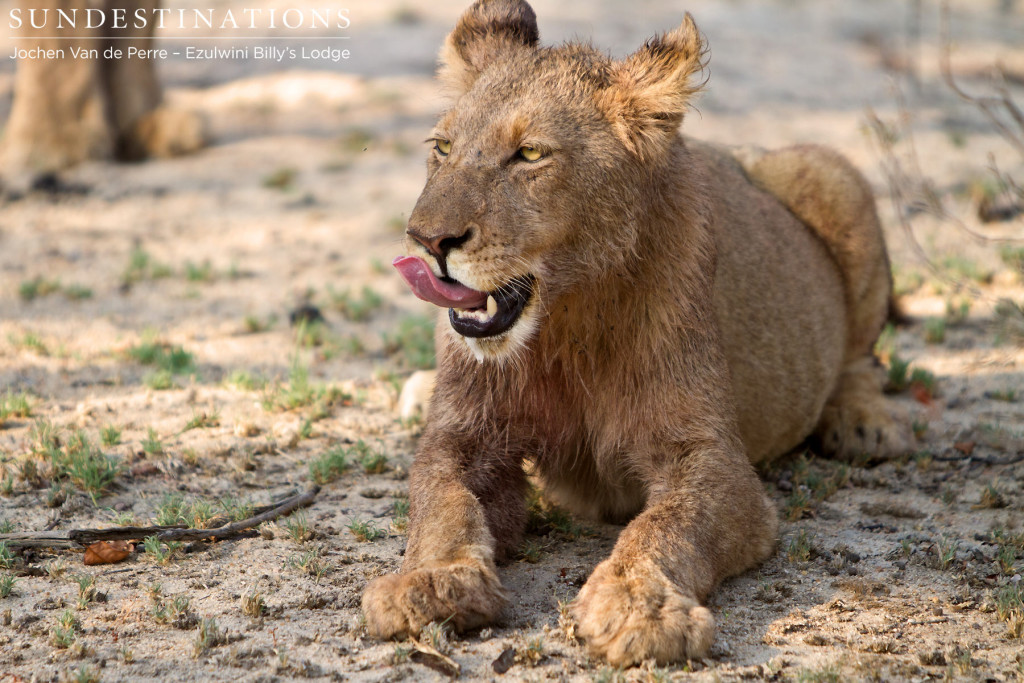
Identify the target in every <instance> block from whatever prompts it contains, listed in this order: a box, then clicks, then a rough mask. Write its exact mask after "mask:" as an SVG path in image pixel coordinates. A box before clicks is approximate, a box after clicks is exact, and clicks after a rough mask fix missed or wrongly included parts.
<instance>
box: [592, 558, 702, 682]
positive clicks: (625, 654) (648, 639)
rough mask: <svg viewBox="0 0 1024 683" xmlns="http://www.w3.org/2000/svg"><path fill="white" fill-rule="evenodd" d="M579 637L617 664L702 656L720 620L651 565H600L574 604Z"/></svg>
mask: <svg viewBox="0 0 1024 683" xmlns="http://www.w3.org/2000/svg"><path fill="white" fill-rule="evenodd" d="M573 616H574V618H575V619H576V623H577V634H578V635H579V637H580V638H582V639H583V640H584V641H586V643H587V646H588V648H589V649H590V651H591V653H592V654H594V655H597V656H600V657H603V658H605V659H607V660H608V663H609V664H611V665H612V666H630V665H632V664H638V663H640V662H642V661H644V660H647V659H655V660H657V661H658V663H660V664H664V663H668V662H673V661H680V660H683V659H688V658H695V657H702V656H704V655H705V654H706V653H707V651H708V649H709V648H710V647H711V641H712V640H713V638H714V631H715V620H714V618H713V617H712V616H711V612H710V611H709V610H708V609H707V608H706V607H704V606H702V605H701V604H700V603H699V602H697V600H696V598H694V597H692V596H688V595H687V594H686V593H684V592H683V591H682V590H680V588H679V587H678V586H676V585H675V584H673V583H672V582H671V581H669V580H668V578H667V577H666V576H665V575H664V574H663V573H662V572H661V570H660V569H658V568H657V567H655V566H654V564H653V563H651V562H648V561H639V562H630V563H628V564H626V563H620V562H619V561H617V560H615V559H614V558H612V559H608V560H605V561H604V562H602V563H601V564H599V565H598V566H597V568H596V569H595V570H594V573H593V574H592V575H591V576H590V579H588V580H587V583H586V584H585V585H584V586H583V588H582V589H581V590H580V594H579V597H578V598H577V599H576V602H575V604H574V606H573Z"/></svg>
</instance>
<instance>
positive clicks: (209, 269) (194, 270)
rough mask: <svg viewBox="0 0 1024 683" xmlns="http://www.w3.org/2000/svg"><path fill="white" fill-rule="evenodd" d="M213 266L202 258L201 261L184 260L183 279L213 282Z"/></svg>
mask: <svg viewBox="0 0 1024 683" xmlns="http://www.w3.org/2000/svg"><path fill="white" fill-rule="evenodd" d="M215 277H216V276H215V275H214V273H213V266H212V265H210V262H209V261H207V260H204V261H203V262H202V263H192V262H191V261H185V279H186V280H188V281H189V282H213V281H214V279H215Z"/></svg>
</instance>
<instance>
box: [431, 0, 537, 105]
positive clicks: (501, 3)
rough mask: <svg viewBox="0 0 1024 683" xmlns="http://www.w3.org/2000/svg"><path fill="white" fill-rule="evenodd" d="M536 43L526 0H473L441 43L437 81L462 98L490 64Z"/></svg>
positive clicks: (534, 24)
mask: <svg viewBox="0 0 1024 683" xmlns="http://www.w3.org/2000/svg"><path fill="white" fill-rule="evenodd" d="M539 40H540V32H539V31H538V29H537V15H536V14H534V13H533V8H532V7H530V5H529V4H527V3H526V2H525V0H476V2H474V3H473V6H472V7H470V8H469V9H468V10H466V12H465V14H463V15H462V18H461V19H459V23H458V24H457V25H456V26H455V30H454V31H452V32H451V33H450V34H448V39H447V40H445V41H444V47H442V48H441V69H440V71H439V72H438V78H440V79H441V82H442V83H444V84H445V85H447V86H448V87H450V88H451V89H452V90H454V91H455V92H456V93H457V94H460V95H461V94H463V93H465V92H466V91H468V90H469V89H470V88H471V87H473V83H474V82H475V81H476V79H477V77H478V76H480V73H481V72H482V71H483V70H484V69H485V68H487V66H488V65H489V64H491V63H492V62H494V61H496V60H497V59H499V58H500V57H502V56H503V55H505V54H508V53H509V52H511V51H515V50H522V49H523V48H533V47H536V45H537V42H538V41H539Z"/></svg>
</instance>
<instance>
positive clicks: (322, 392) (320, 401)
mask: <svg viewBox="0 0 1024 683" xmlns="http://www.w3.org/2000/svg"><path fill="white" fill-rule="evenodd" d="M351 401H352V397H351V396H349V395H348V394H346V393H344V392H343V391H341V390H339V389H337V388H334V387H324V386H321V385H318V384H314V383H313V382H312V381H310V379H309V368H307V367H306V366H305V365H303V364H302V362H301V361H300V359H299V357H298V354H296V355H295V356H294V357H293V359H292V366H291V370H290V372H289V376H288V383H287V385H285V386H281V385H274V386H272V387H268V388H267V389H266V390H265V391H264V392H263V400H262V404H263V408H264V410H270V411H288V410H296V409H298V408H304V407H307V406H314V410H315V412H316V413H317V414H326V413H327V410H328V409H329V408H330V406H332V405H335V404H345V403H351Z"/></svg>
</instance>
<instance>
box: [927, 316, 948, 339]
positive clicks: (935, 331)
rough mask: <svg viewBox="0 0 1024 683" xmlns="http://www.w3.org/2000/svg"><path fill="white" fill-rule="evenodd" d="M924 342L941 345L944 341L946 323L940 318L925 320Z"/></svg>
mask: <svg viewBox="0 0 1024 683" xmlns="http://www.w3.org/2000/svg"><path fill="white" fill-rule="evenodd" d="M924 340H925V341H926V342H927V343H929V344H941V343H943V342H944V341H946V321H945V320H944V319H942V318H928V320H925V321H924Z"/></svg>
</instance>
